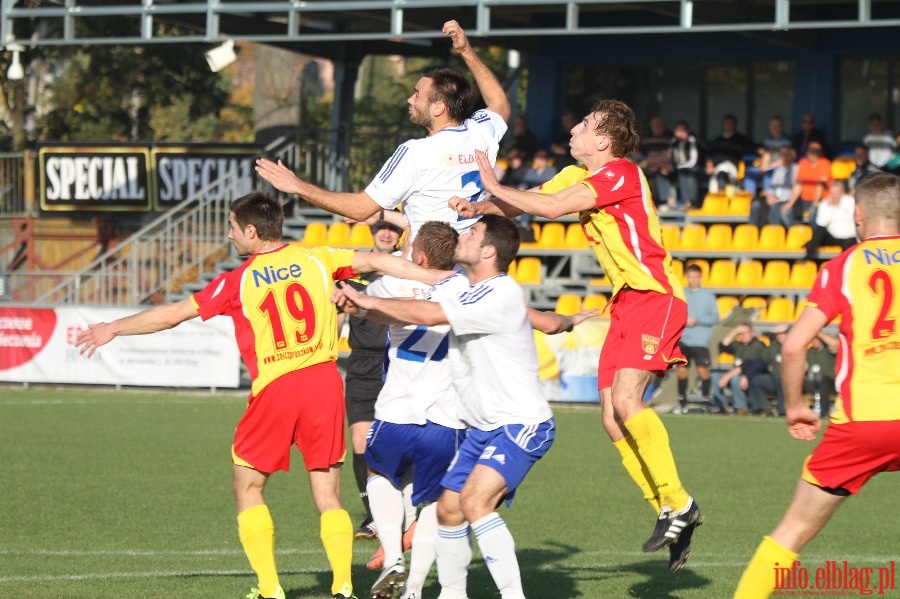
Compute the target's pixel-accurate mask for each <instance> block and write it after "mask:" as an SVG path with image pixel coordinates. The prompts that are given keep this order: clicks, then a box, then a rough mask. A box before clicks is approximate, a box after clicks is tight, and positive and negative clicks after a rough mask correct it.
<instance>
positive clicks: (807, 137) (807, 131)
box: [791, 112, 831, 158]
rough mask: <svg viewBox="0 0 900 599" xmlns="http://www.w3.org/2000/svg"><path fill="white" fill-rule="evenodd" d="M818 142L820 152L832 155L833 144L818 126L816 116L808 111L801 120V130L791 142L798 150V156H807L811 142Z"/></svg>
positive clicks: (826, 155)
mask: <svg viewBox="0 0 900 599" xmlns="http://www.w3.org/2000/svg"><path fill="white" fill-rule="evenodd" d="M812 142H816V143H818V144H819V153H820V154H821V155H822V156H825V157H826V158H830V157H831V146H829V145H828V137H827V136H826V135H825V133H824V132H823V131H822V130H821V129H819V128H817V127H816V117H815V115H813V114H812V113H809V112H807V113H806V114H804V115H803V119H802V120H801V121H800V131H798V132H797V133H795V134H794V136H793V137H792V138H791V144H792V145H793V146H794V150H796V151H797V157H798V158H805V157H806V152H807V150H808V149H809V144H810V143H812Z"/></svg>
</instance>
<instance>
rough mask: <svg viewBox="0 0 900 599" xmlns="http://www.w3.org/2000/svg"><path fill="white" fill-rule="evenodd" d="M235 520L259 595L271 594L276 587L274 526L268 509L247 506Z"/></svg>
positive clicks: (267, 595)
mask: <svg viewBox="0 0 900 599" xmlns="http://www.w3.org/2000/svg"><path fill="white" fill-rule="evenodd" d="M237 521H238V536H239V537H240V539H241V545H243V547H244V553H246V554H247V559H248V560H249V561H250V567H251V568H253V571H254V572H256V577H257V579H258V580H259V594H260V595H262V596H263V597H274V596H275V593H276V591H277V589H278V588H279V586H278V571H277V570H276V569H275V525H274V524H273V523H272V516H271V514H269V508H268V507H267V506H266V505H265V504H262V505H255V506H253V507H251V508H247V509H246V510H244V511H243V512H241V513H240V514H238V517H237Z"/></svg>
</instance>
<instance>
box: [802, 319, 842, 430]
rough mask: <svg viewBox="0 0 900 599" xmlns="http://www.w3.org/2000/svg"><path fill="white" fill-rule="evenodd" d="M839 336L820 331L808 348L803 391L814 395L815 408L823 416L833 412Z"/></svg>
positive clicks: (825, 416)
mask: <svg viewBox="0 0 900 599" xmlns="http://www.w3.org/2000/svg"><path fill="white" fill-rule="evenodd" d="M838 343H839V341H838V338H837V337H835V336H834V335H829V334H828V333H825V332H822V331H820V332H819V334H818V335H817V336H816V337H815V339H813V340H812V343H811V344H810V347H809V349H808V350H806V380H804V381H803V392H804V393H808V394H810V395H812V396H813V402H814V403H813V409H814V410H815V411H817V412H818V413H819V415H820V416H821V417H822V418H827V417H828V415H829V414H831V397H832V396H833V395H834V394H835V388H834V368H835V362H836V360H837V350H838Z"/></svg>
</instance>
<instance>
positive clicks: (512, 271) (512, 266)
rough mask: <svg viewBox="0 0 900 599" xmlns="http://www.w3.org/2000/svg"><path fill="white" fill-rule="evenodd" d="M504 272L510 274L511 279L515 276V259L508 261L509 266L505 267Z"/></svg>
mask: <svg viewBox="0 0 900 599" xmlns="http://www.w3.org/2000/svg"><path fill="white" fill-rule="evenodd" d="M506 274H508V275H509V276H511V277H512V278H513V279H515V278H516V261H515V260H513V261H512V262H510V263H509V268H507V269H506Z"/></svg>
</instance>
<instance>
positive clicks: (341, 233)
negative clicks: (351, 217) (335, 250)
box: [325, 222, 350, 247]
mask: <svg viewBox="0 0 900 599" xmlns="http://www.w3.org/2000/svg"><path fill="white" fill-rule="evenodd" d="M325 244H326V245H330V246H332V247H347V246H349V245H350V225H349V224H347V223H344V222H337V223H331V225H329V227H328V235H327V237H326V238H325Z"/></svg>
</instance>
